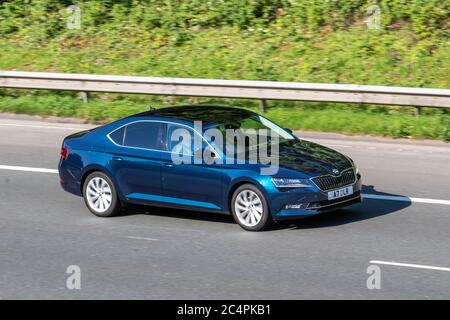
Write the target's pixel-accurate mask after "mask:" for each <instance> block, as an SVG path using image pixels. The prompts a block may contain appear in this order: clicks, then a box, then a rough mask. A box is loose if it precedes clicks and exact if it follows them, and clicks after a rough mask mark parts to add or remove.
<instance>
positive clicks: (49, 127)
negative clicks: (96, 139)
mask: <svg viewBox="0 0 450 320" xmlns="http://www.w3.org/2000/svg"><path fill="white" fill-rule="evenodd" d="M0 126H9V127H28V128H41V129H61V130H80V131H81V130H84V129H83V128H74V127H59V126H44V125H35V124H16V123H0Z"/></svg>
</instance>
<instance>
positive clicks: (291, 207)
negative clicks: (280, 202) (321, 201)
mask: <svg viewBox="0 0 450 320" xmlns="http://www.w3.org/2000/svg"><path fill="white" fill-rule="evenodd" d="M308 205H309V203H296V204H287V205H285V206H284V208H285V209H286V210H301V209H306V208H308Z"/></svg>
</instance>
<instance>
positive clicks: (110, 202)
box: [83, 171, 122, 217]
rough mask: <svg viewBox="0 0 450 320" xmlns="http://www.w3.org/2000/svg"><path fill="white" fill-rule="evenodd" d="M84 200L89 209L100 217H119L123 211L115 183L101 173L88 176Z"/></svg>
mask: <svg viewBox="0 0 450 320" xmlns="http://www.w3.org/2000/svg"><path fill="white" fill-rule="evenodd" d="M83 198H84V202H85V203H86V206H87V207H88V209H89V210H90V211H91V212H92V213H93V214H95V215H96V216H99V217H112V216H115V215H118V214H119V213H120V211H121V209H122V206H121V203H120V201H119V199H118V197H117V191H116V188H115V187H114V184H113V182H112V181H111V179H110V178H109V177H108V176H107V175H106V174H104V173H103V172H100V171H96V172H93V173H91V174H89V175H88V176H87V178H86V180H85V181H84V184H83Z"/></svg>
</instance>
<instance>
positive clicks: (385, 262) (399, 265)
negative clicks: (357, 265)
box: [370, 260, 450, 271]
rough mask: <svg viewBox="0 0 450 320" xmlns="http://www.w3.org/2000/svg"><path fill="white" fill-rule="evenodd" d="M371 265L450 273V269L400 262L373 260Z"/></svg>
mask: <svg viewBox="0 0 450 320" xmlns="http://www.w3.org/2000/svg"><path fill="white" fill-rule="evenodd" d="M370 263H371V264H385V265H389V266H397V267H406V268H417V269H428V270H438V271H450V268H445V267H435V266H425V265H421V264H410V263H400V262H393V261H380V260H372V261H370Z"/></svg>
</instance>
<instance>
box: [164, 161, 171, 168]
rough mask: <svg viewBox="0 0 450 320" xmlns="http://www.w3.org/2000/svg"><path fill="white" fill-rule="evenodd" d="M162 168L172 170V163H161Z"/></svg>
mask: <svg viewBox="0 0 450 320" xmlns="http://www.w3.org/2000/svg"><path fill="white" fill-rule="evenodd" d="M163 167H165V168H172V167H173V163H170V162H163Z"/></svg>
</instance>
